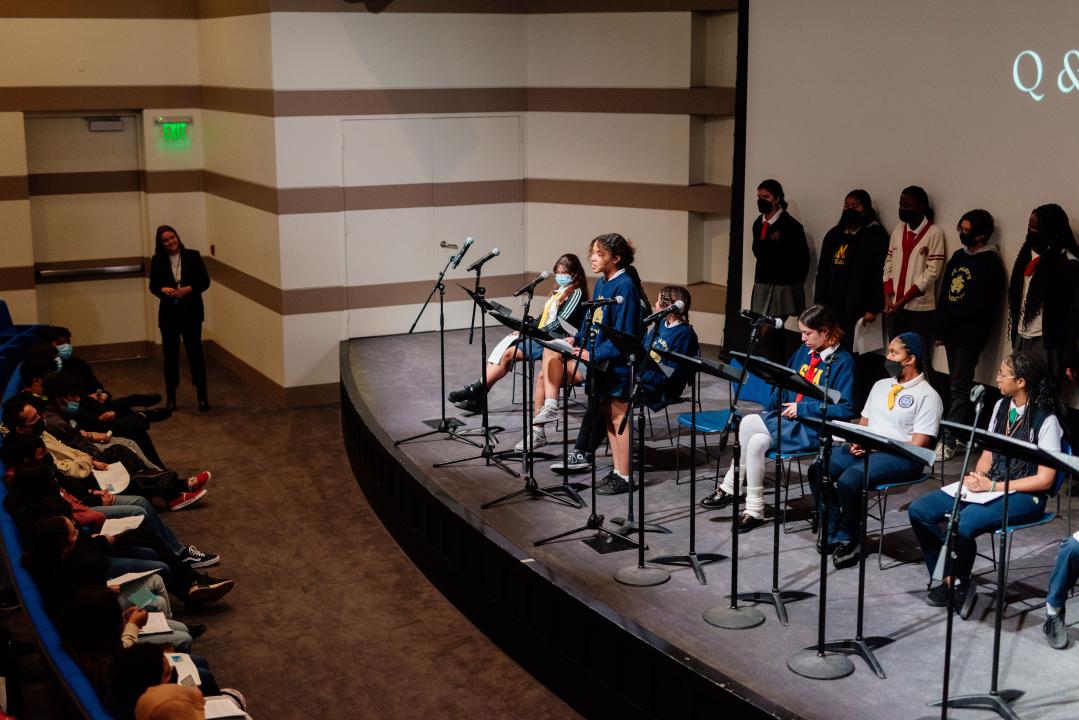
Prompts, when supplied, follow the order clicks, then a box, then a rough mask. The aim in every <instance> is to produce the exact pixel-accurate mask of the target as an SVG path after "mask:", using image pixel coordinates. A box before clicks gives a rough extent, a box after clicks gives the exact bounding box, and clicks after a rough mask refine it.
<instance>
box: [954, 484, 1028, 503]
mask: <svg viewBox="0 0 1079 720" xmlns="http://www.w3.org/2000/svg"><path fill="white" fill-rule="evenodd" d="M961 482H962V481H958V480H957V481H956V482H953V483H952V484H951V485H945V486H944V487H942V488H941V490H943V491H944V492H946V493H948V495H949V496H951V497H955V489H956V488H958V487H959V485H960V484H961ZM1014 492H1015V490H1012V491H1011V492H1009V493H1008V494H1009V495H1011V494H1012V493H1014ZM999 497H1004V491H1003V490H997V491H996V492H971V491H970V490H967V489H965V488H964V490H963V494H962V495H961V496H960V498H959V499H960V500H962V501H963V502H968V503H974V504H975V505H985V504H987V503H991V502H993V501H994V500H996V499H997V498H999ZM1009 502H1011V501H1010V500H1009Z"/></svg>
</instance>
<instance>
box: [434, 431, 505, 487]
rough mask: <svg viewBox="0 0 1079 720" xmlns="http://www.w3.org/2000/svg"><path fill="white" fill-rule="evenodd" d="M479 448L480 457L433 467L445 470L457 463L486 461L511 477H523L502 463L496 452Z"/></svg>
mask: <svg viewBox="0 0 1079 720" xmlns="http://www.w3.org/2000/svg"><path fill="white" fill-rule="evenodd" d="M454 437H460V436H459V435H455V436H454ZM473 444H474V445H475V443H473ZM477 447H480V448H481V449H480V454H479V455H471V456H469V457H463V458H458V459H456V460H446V461H445V462H439V463H435V464H434V465H432V466H431V467H436V468H443V467H448V466H450V465H456V464H457V463H463V462H469V461H471V460H483V461H485V463H486V464H487V465H497V466H498V467H500V468H502V469H503V470H505V471H506V472H508V473H509V474H510V475H512V476H513V477H515V478H517V477H521V473H519V472H517V471H516V470H514V469H513V468H511V467H510V466H509V465H506V463H504V462H502V459H501V457H499V454H498V453H497V452H494V451H493V450H491V449H490V448H489V447H488V446H479V445H477Z"/></svg>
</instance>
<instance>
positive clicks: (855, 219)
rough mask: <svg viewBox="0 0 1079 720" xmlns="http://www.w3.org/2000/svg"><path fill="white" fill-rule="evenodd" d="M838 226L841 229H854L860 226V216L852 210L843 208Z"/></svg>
mask: <svg viewBox="0 0 1079 720" xmlns="http://www.w3.org/2000/svg"><path fill="white" fill-rule="evenodd" d="M839 224H840V225H842V226H843V227H854V226H855V225H861V224H862V214H861V213H860V212H858V211H857V210H855V209H854V208H845V209H844V210H843V214H842V215H840V216H839Z"/></svg>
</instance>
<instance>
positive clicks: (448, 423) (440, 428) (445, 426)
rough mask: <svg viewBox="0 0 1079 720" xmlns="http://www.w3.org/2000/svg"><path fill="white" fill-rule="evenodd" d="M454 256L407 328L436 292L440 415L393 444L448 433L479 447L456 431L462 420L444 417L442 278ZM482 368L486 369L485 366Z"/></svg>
mask: <svg viewBox="0 0 1079 720" xmlns="http://www.w3.org/2000/svg"><path fill="white" fill-rule="evenodd" d="M455 257H456V255H451V256H450V259H449V260H447V261H446V264H445V265H444V266H443V267H442V271H441V272H439V273H438V277H437V278H436V279H435V284H434V287H432V288H431V292H429V293H428V294H427V299H426V300H424V301H423V307H421V308H420V311H419V312H418V313H417V314H416V319H415V320H413V321H412V327H410V328H409V329H408V334H409V335H411V334H412V333H413V332H415V330H416V325H417V324H419V322H420V318H421V317H423V311H424V310H426V309H427V306H428V305H429V304H430V302H431V298H432V297H434V295H435V292H438V367H439V377H440V378H441V383H442V384H441V392H440V393H439V398H440V399H441V400H442V415H441V416H439V417H438V418H435V419H434V420H424V421H423V424H424V425H426V426H427V427H429V428H431V429H430V430H428V431H427V432H424V433H420V434H419V435H412V436H411V437H407V438H404V439H403V440H398V441H396V442H395V443H394V446H397V445H403V444H404V443H408V442H412V441H413V440H419V439H420V438H425V437H428V436H430V435H449V436H450V437H452V438H453V439H454V440H460V441H461V442H466V443H468V444H469V445H473V446H474V447H480V446H479V444H478V443H476V442H474V441H473V440H470V439H469V438H467V437H464V436H462V435H461V434H460V433H458V432H457V428H459V427H461V426H462V425H464V422H462V421H461V420H459V419H457V418H455V417H451V418H448V417H446V285H445V283H443V282H442V280H443V278H445V277H446V271H447V270H449V269H450V264H451V263H452V262H453V260H454V258H455ZM475 307H476V306H475V305H473V306H472V308H473V311H475ZM469 342H471V340H469ZM484 369H485V370H486V368H484Z"/></svg>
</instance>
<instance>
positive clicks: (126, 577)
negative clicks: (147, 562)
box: [105, 570, 157, 585]
mask: <svg viewBox="0 0 1079 720" xmlns="http://www.w3.org/2000/svg"><path fill="white" fill-rule="evenodd" d="M155 572H157V570H147V571H146V572H129V573H124V574H123V575H117V576H116V577H114V578H109V579H108V580H107V581H106V582H105V584H106V585H126V584H127V583H130V582H135V581H136V580H141V579H142V578H144V577H148V576H150V575H153V574H154V573H155Z"/></svg>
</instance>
